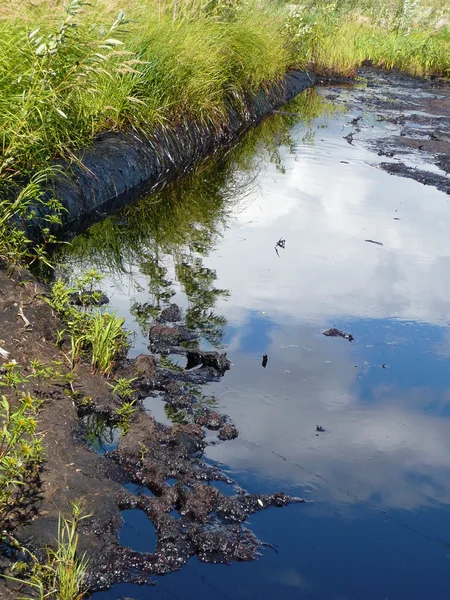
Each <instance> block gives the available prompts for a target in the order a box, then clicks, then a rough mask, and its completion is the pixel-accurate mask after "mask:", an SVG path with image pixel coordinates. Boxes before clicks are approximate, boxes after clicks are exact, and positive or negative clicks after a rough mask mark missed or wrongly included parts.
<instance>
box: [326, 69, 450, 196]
mask: <svg viewBox="0 0 450 600" xmlns="http://www.w3.org/2000/svg"><path fill="white" fill-rule="evenodd" d="M322 93H323V95H324V97H326V98H327V99H329V100H332V101H333V102H336V103H339V104H341V105H343V106H345V107H346V108H347V109H348V112H349V120H348V123H347V128H348V129H346V130H345V131H344V132H343V137H344V138H345V139H346V140H347V142H348V143H349V144H351V145H353V146H358V145H362V146H364V147H367V148H369V149H370V150H372V151H374V152H376V154H377V155H378V156H379V157H381V159H380V162H379V163H377V166H378V167H379V168H380V169H383V170H384V171H386V172H388V173H390V174H392V175H397V176H401V177H406V178H409V179H414V180H415V181H418V182H419V183H422V184H424V185H430V186H433V187H436V188H437V189H438V190H440V191H442V192H444V193H446V194H450V177H449V173H450V84H448V83H446V82H443V81H441V80H437V79H430V80H427V79H423V78H418V77H417V78H416V77H410V76H407V75H402V74H399V73H393V72H385V71H378V70H373V69H370V68H366V69H361V70H360V72H359V81H358V83H357V84H356V86H351V88H349V86H340V87H339V86H334V87H330V85H327V90H326V91H325V90H324V91H323V92H322ZM375 124H376V125H377V127H376V131H377V133H374V126H375ZM380 126H381V127H380Z"/></svg>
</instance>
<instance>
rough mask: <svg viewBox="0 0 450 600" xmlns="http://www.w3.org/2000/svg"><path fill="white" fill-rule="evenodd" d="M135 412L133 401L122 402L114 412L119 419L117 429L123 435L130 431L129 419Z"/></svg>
mask: <svg viewBox="0 0 450 600" xmlns="http://www.w3.org/2000/svg"><path fill="white" fill-rule="evenodd" d="M136 411H137V407H136V402H135V400H132V401H128V402H124V403H123V404H122V406H120V407H119V408H118V409H117V410H116V415H117V417H118V419H119V427H120V430H121V432H122V434H123V435H125V434H127V433H128V432H129V430H130V419H131V417H132V416H133V415H134V413H135V412H136Z"/></svg>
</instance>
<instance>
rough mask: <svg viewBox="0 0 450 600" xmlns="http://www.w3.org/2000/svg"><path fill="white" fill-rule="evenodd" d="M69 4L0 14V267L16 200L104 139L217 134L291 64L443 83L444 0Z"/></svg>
mask: <svg viewBox="0 0 450 600" xmlns="http://www.w3.org/2000/svg"><path fill="white" fill-rule="evenodd" d="M67 2H68V4H67V5H66V6H65V7H64V6H63V4H62V0H45V1H44V0H43V1H41V2H39V1H37V2H36V3H29V2H25V1H19V2H18V3H17V2H13V0H4V1H3V3H1V4H0V257H1V256H8V257H13V256H14V248H15V247H21V249H22V250H23V245H24V244H25V246H26V240H23V239H20V235H19V236H18V237H17V234H16V230H17V227H15V226H13V227H12V228H11V227H10V226H9V223H10V222H11V219H10V215H11V214H12V215H13V217H14V218H16V223H17V215H20V216H21V217H24V216H26V218H29V217H30V215H29V213H27V211H26V208H27V200H26V195H24V194H23V193H22V195H20V190H21V189H23V188H24V187H25V186H26V185H27V184H28V183H29V181H30V179H31V178H32V177H33V176H36V174H39V173H41V172H42V171H46V172H47V173H48V171H49V165H52V164H55V161H57V160H58V159H61V158H63V159H66V160H69V161H70V160H74V161H77V160H78V158H77V156H79V152H80V151H81V150H82V149H83V148H85V147H86V146H88V145H89V144H90V143H91V142H92V141H93V140H94V139H95V137H96V136H97V135H98V134H100V133H102V132H104V131H107V130H114V129H126V128H135V129H136V130H140V131H145V132H147V133H151V132H153V131H154V130H155V128H156V127H160V128H161V127H162V128H171V127H173V126H176V125H178V124H179V123H180V122H181V121H184V120H188V121H190V122H197V123H212V124H214V125H216V126H217V127H218V128H219V127H220V126H221V123H222V121H223V117H224V114H225V112H226V109H227V107H228V106H229V105H230V104H232V105H234V106H236V107H237V108H238V109H243V107H244V104H245V98H246V97H247V96H248V93H251V92H252V91H254V90H256V89H257V88H260V87H261V86H264V85H266V84H268V83H269V82H274V81H276V80H278V79H280V78H281V76H282V75H283V74H284V73H285V72H286V70H287V69H288V68H289V67H291V66H300V67H302V66H303V67H306V68H312V69H314V70H316V71H318V72H320V73H325V74H333V75H334V74H344V75H352V74H354V73H355V72H356V69H357V67H358V66H359V65H360V64H361V63H362V62H363V61H365V60H370V61H372V63H373V64H374V65H376V66H381V67H384V68H389V69H391V68H395V69H400V70H403V71H407V72H409V73H412V74H415V75H433V74H436V75H443V76H449V75H450V30H449V29H448V23H449V15H448V13H449V9H448V7H447V6H446V4H447V2H446V0H336V1H335V2H331V3H330V2H328V1H327V0H302V4H301V5H295V4H294V5H293V4H292V3H289V4H288V3H286V1H285V0H94V2H93V3H88V2H86V1H85V0H67ZM18 194H19V196H18ZM52 210H53V209H52ZM54 212H57V210H56V209H55V211H54ZM32 217H33V215H31V218H32ZM54 218H55V219H57V218H58V217H57V216H55V217H54ZM44 237H45V236H44ZM16 254H17V255H19V256H22V251H21V252H20V253H16Z"/></svg>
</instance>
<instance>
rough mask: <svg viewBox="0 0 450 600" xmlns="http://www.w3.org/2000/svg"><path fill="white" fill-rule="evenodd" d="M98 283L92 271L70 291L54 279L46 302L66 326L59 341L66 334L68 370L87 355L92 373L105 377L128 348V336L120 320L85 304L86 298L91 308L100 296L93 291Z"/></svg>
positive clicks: (60, 280) (62, 283)
mask: <svg viewBox="0 0 450 600" xmlns="http://www.w3.org/2000/svg"><path fill="white" fill-rule="evenodd" d="M100 280H101V276H99V275H98V273H97V272H96V271H94V270H91V271H89V272H87V273H86V274H85V275H84V276H82V277H80V278H79V279H77V280H76V282H75V287H72V288H70V287H68V286H66V284H65V283H64V282H63V281H62V279H58V280H57V281H56V282H55V283H54V284H53V286H52V297H51V299H50V301H49V302H50V305H51V306H52V308H54V310H56V312H57V313H58V314H59V316H60V317H61V318H62V320H63V321H64V323H65V325H66V329H64V330H63V331H61V332H59V338H60V340H63V339H64V337H65V336H66V334H68V336H69V340H70V345H71V354H70V357H68V359H69V362H70V364H71V368H72V370H73V369H74V367H75V362H76V360H77V359H78V358H79V357H80V356H82V355H84V354H89V355H90V357H91V364H92V368H93V370H95V371H98V372H100V373H101V374H103V375H106V376H109V375H110V374H111V372H112V370H113V368H114V366H115V364H116V361H117V359H118V358H119V357H120V356H121V355H123V354H124V352H125V351H126V349H127V348H128V345H129V342H128V337H129V333H128V332H127V331H125V329H124V323H125V319H124V318H120V317H117V316H116V315H115V314H114V313H109V312H108V311H101V310H98V309H95V308H92V305H89V304H88V303H87V298H89V299H90V300H91V301H92V302H93V303H94V304H95V299H96V298H98V297H99V296H100V295H101V294H102V293H101V292H95V291H94V290H93V286H94V285H95V284H96V283H98V281H100ZM74 298H77V299H80V298H81V304H82V308H81V309H79V308H77V306H75V305H74ZM83 299H84V301H83Z"/></svg>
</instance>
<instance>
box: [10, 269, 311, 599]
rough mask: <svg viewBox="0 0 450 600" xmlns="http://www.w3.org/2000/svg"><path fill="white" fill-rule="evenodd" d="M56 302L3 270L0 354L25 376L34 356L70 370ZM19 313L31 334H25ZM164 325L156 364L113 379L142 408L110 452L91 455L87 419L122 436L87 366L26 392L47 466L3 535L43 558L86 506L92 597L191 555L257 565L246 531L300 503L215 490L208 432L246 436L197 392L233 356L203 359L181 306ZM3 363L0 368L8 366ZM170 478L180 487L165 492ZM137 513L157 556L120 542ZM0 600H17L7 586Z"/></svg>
mask: <svg viewBox="0 0 450 600" xmlns="http://www.w3.org/2000/svg"><path fill="white" fill-rule="evenodd" d="M48 294H49V290H48V288H47V287H46V286H45V285H43V284H40V283H39V282H37V281H35V280H34V279H33V278H32V277H31V276H30V275H28V274H27V273H24V272H22V271H19V270H15V271H13V272H10V271H9V272H8V271H6V270H5V269H4V268H2V269H0V312H1V314H2V323H1V329H0V347H2V348H3V349H4V350H7V351H9V352H10V355H9V360H12V359H14V360H16V361H17V363H19V364H20V365H21V366H22V370H23V372H24V374H27V372H28V371H29V364H30V361H31V360H33V359H36V358H39V360H40V361H41V362H42V363H44V364H47V365H50V364H51V363H52V361H55V360H61V361H63V365H64V364H67V360H65V358H64V356H63V354H62V352H65V351H67V350H68V348H65V347H64V346H63V348H62V349H61V350H60V349H59V348H58V346H57V344H56V342H57V331H58V330H60V329H63V324H62V323H61V322H60V321H59V319H58V317H57V316H56V315H55V314H54V312H53V311H52V309H51V308H50V306H49V304H48V303H47V302H46V301H45V296H48ZM20 309H22V311H23V314H24V315H25V316H26V318H27V319H28V321H29V322H30V326H25V323H24V321H23V318H22V316H21V315H20V314H19V312H20ZM158 321H159V322H157V323H155V325H154V327H153V328H152V330H151V333H150V340H149V347H151V349H152V354H149V355H141V356H139V357H138V358H136V359H135V360H134V361H125V362H124V364H122V365H120V366H119V367H118V368H117V371H116V373H115V374H113V377H119V376H120V377H129V378H131V377H135V378H136V379H135V381H134V384H133V385H134V386H135V391H134V398H135V399H136V401H137V404H138V406H139V409H138V411H137V412H136V413H135V414H134V415H133V417H132V419H131V421H130V422H129V424H128V431H127V433H126V434H123V435H122V436H121V437H120V440H119V443H118V446H117V448H116V449H115V450H114V451H113V452H109V453H108V452H107V453H105V454H99V453H96V452H95V451H94V450H93V448H92V446H91V444H90V443H89V442H88V441H87V437H88V436H87V431H86V426H85V423H86V419H85V418H84V417H86V415H89V416H90V419H91V421H92V419H94V421H95V419H98V422H99V423H106V424H108V425H110V426H115V425H117V424H118V418H117V416H116V413H115V411H116V409H117V408H118V407H120V405H121V403H122V400H120V398H119V397H118V396H117V395H114V394H113V393H112V388H111V386H110V385H108V384H109V383H110V382H109V381H108V380H106V379H105V378H103V377H101V376H99V375H97V374H95V373H92V372H91V369H90V367H89V364H88V361H86V364H85V363H84V362H78V364H77V365H76V367H75V369H76V375H77V378H76V380H75V382H74V383H73V389H71V387H70V385H69V384H62V383H61V382H56V381H52V380H51V379H39V378H38V379H32V380H30V381H31V382H28V383H26V384H24V385H23V386H22V388H23V389H24V390H27V391H30V392H31V393H32V394H33V395H34V396H36V397H39V398H41V399H42V400H43V407H42V410H41V412H40V414H39V429H40V431H41V432H43V433H44V435H45V437H44V447H45V461H44V463H43V466H42V471H41V474H40V480H39V482H38V483H37V485H36V486H35V489H34V490H33V494H31V495H30V501H29V504H30V506H29V507H28V510H27V512H26V513H23V512H22V513H21V514H16V515H14V518H13V519H11V521H10V522H8V523H7V524H6V525H5V524H4V525H3V527H4V526H6V527H7V528H8V529H9V531H10V532H11V533H12V534H13V535H14V536H15V537H16V538H17V539H18V540H19V541H20V543H22V544H24V545H26V546H27V547H28V548H30V549H31V550H32V551H34V552H36V553H37V555H38V556H39V557H42V558H44V555H45V553H44V551H43V548H44V547H45V546H46V545H47V544H49V545H52V544H54V540H55V538H56V535H57V523H58V514H59V512H62V513H63V514H65V515H69V514H70V512H71V503H72V502H74V501H77V500H79V499H80V498H83V506H84V512H85V513H86V514H89V515H91V516H90V517H89V518H88V519H86V520H84V521H82V524H81V525H80V540H79V549H80V552H86V555H87V557H88V559H89V566H88V572H87V576H86V581H87V584H88V586H89V589H90V590H91V591H95V590H98V589H103V588H106V587H109V586H111V585H112V584H114V583H117V582H139V583H141V582H142V583H143V582H147V581H148V580H149V577H150V576H151V575H153V574H165V573H169V572H171V571H175V570H177V569H180V568H181V567H182V566H183V565H184V564H185V563H186V562H187V561H188V560H189V558H191V557H193V556H197V557H198V559H199V560H202V561H208V562H221V563H229V562H232V561H236V560H252V559H254V558H256V556H257V554H258V551H259V550H260V548H261V542H260V541H259V540H258V539H257V538H256V537H255V535H254V534H253V533H252V532H251V531H250V530H249V529H247V528H246V527H245V525H244V524H245V521H246V519H247V517H248V515H249V514H251V513H254V512H256V511H259V510H263V509H265V508H267V507H269V506H277V507H281V506H285V505H286V504H289V503H290V502H301V501H302V500H301V499H299V498H290V497H288V496H286V495H285V494H284V493H283V492H279V493H275V494H270V495H264V494H247V493H246V492H245V491H242V490H240V491H239V492H236V494H235V495H234V496H225V495H223V494H222V493H221V492H220V491H219V490H218V489H217V488H215V487H214V485H213V483H214V481H222V482H226V483H228V484H230V485H232V484H233V482H232V481H231V480H230V479H229V478H228V477H227V476H226V475H225V474H224V473H223V472H222V471H221V470H220V469H219V468H217V467H215V466H211V465H210V464H207V463H206V462H205V461H204V459H203V453H204V449H205V447H206V446H207V442H206V441H205V431H206V430H207V429H208V430H210V431H211V432H215V434H216V437H215V438H214V434H209V437H211V436H213V438H214V439H212V441H210V442H209V443H221V440H232V439H234V438H235V437H236V436H237V435H238V431H237V428H236V427H235V425H234V424H233V423H231V422H230V420H229V418H228V417H227V416H225V415H222V414H220V413H219V412H218V411H217V410H215V409H214V407H213V405H214V399H213V398H211V397H204V396H202V395H201V393H200V392H199V391H198V390H199V389H201V385H202V384H203V383H206V382H211V381H217V380H219V379H220V378H221V377H223V376H224V374H225V373H226V371H227V369H229V368H230V363H229V361H228V359H227V358H226V355H221V354H218V353H211V352H202V351H201V350H200V348H199V347H198V342H199V339H198V337H197V335H196V333H195V332H193V331H189V330H188V329H187V328H186V327H185V325H183V315H182V312H181V311H180V309H179V308H178V307H176V306H173V305H172V306H168V307H167V309H166V310H164V311H162V313H161V315H160V316H159V319H158ZM175 322H177V323H178V324H177V325H175V324H174V323H175ZM167 323H170V324H167ZM175 349H176V351H177V352H178V353H179V354H180V355H181V356H184V357H185V358H186V368H181V367H178V366H175V365H172V364H171V363H170V361H168V360H167V359H165V360H164V354H166V353H167V352H168V351H170V352H172V351H174V350H175ZM161 357H162V358H161ZM2 362H3V359H1V358H0V367H1V363H2ZM194 363H195V364H194ZM188 367H189V368H188ZM60 369H61V370H63V371H64V370H68V366H62V367H60ZM151 395H158V396H159V397H160V398H161V400H162V401H164V402H166V404H167V407H168V410H170V411H172V412H171V418H172V420H173V421H176V422H175V424H174V425H172V426H171V427H167V426H165V425H162V424H160V423H158V422H156V421H155V419H154V418H153V417H152V416H151V415H149V414H148V413H147V412H146V411H145V410H144V408H143V406H142V405H141V400H143V399H144V398H146V397H148V396H151ZM226 443H230V442H226ZM168 479H175V480H176V483H175V484H174V485H169V483H168V481H167V480H168ZM127 483H135V484H137V485H138V486H140V487H138V488H136V489H147V490H149V491H150V492H151V493H152V494H153V495H143V494H139V493H138V494H135V493H131V492H130V491H129V490H128V489H127V488H125V487H124V484H127ZM133 489H134V488H133ZM134 508H137V509H140V510H142V511H144V512H145V514H146V515H147V516H148V518H149V519H150V520H151V521H152V523H153V524H154V526H155V529H156V532H157V546H156V550H155V552H154V553H152V554H145V553H139V552H135V551H133V550H131V549H130V548H126V547H122V546H121V545H120V544H119V531H120V528H121V526H122V517H121V511H123V510H124V509H134ZM173 511H176V512H177V513H178V517H179V518H175V517H174V516H173ZM171 513H172V514H171ZM4 550H5V552H4V554H3V556H1V557H0V569H1V572H7V571H8V568H9V566H10V561H11V560H12V557H11V555H10V552H8V548H4ZM0 597H2V598H3V597H5V598H8V597H11V598H14V597H17V591H16V590H15V589H14V587H13V586H11V584H7V583H6V581H5V580H2V579H0Z"/></svg>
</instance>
